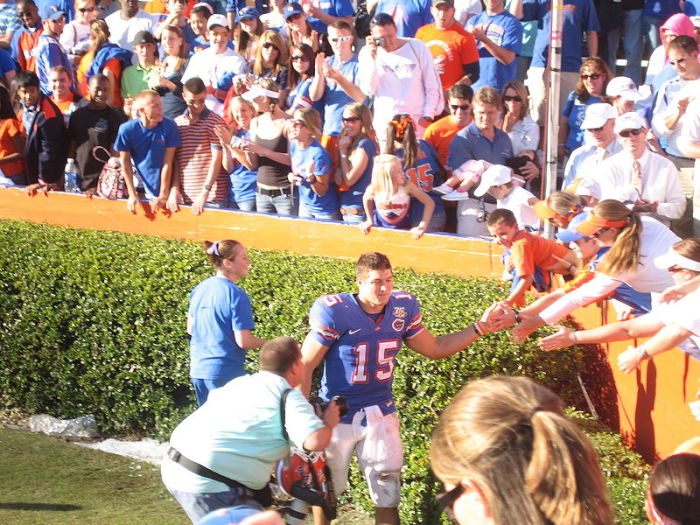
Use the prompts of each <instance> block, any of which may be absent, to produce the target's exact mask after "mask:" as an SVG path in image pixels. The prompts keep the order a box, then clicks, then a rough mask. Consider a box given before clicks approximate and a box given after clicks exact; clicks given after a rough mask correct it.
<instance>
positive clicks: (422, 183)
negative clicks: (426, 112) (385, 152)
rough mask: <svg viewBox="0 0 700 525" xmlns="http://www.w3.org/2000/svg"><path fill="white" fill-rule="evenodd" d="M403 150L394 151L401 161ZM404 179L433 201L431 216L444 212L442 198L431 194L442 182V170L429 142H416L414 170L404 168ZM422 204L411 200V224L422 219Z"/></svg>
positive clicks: (420, 140)
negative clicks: (433, 208) (406, 178)
mask: <svg viewBox="0 0 700 525" xmlns="http://www.w3.org/2000/svg"><path fill="white" fill-rule="evenodd" d="M403 153H404V150H403V148H400V149H398V150H397V151H396V156H397V157H398V158H399V159H401V160H403ZM404 173H405V174H406V177H408V179H409V180H410V181H411V182H412V183H413V184H415V185H416V186H418V187H419V188H420V189H421V190H423V191H424V192H425V193H427V194H428V196H429V197H430V198H431V199H433V202H434V203H435V210H434V211H433V215H437V214H440V213H443V212H444V211H445V206H444V205H443V203H442V196H441V195H437V194H435V193H433V192H432V189H433V188H434V187H435V186H439V185H440V184H442V183H443V182H445V181H444V180H443V179H444V177H443V173H444V172H443V170H442V167H441V165H440V158H439V157H438V154H437V152H436V151H435V148H433V145H432V144H430V142H427V141H425V140H423V139H419V140H418V156H417V158H416V166H415V168H406V169H405V170H404ZM424 208H425V206H423V203H422V202H420V201H419V200H418V199H415V198H411V207H410V208H409V214H410V216H411V224H412V225H416V224H418V223H419V222H420V221H421V219H422V218H423V209H424Z"/></svg>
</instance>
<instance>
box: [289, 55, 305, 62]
mask: <svg viewBox="0 0 700 525" xmlns="http://www.w3.org/2000/svg"><path fill="white" fill-rule="evenodd" d="M290 58H291V59H292V62H296V61H297V60H300V61H302V62H308V61H309V59H308V58H306V57H305V56H304V55H292V56H291V57H290Z"/></svg>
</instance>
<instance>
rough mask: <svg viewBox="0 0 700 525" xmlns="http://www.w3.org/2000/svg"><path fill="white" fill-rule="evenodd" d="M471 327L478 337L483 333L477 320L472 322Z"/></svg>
mask: <svg viewBox="0 0 700 525" xmlns="http://www.w3.org/2000/svg"><path fill="white" fill-rule="evenodd" d="M472 328H473V329H474V331H475V332H476V335H478V336H479V337H481V336H482V335H484V331H483V330H482V329H481V328H479V323H478V322H476V323H472Z"/></svg>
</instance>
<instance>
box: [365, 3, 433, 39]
mask: <svg viewBox="0 0 700 525" xmlns="http://www.w3.org/2000/svg"><path fill="white" fill-rule="evenodd" d="M431 5H432V3H431V0H368V2H367V11H368V12H369V13H371V12H372V9H374V8H375V6H376V9H374V12H375V13H377V14H378V13H386V14H387V15H391V17H392V18H393V19H394V23H395V24H396V31H397V33H396V34H397V36H399V37H404V38H413V37H414V36H416V31H418V29H420V28H421V27H423V26H424V25H427V24H432V23H433V22H435V19H433V15H432V13H431V12H430V6H431Z"/></svg>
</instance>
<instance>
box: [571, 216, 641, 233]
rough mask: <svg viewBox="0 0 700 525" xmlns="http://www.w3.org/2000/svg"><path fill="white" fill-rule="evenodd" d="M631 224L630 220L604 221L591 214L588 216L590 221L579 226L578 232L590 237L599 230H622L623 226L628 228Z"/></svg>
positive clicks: (587, 220)
mask: <svg viewBox="0 0 700 525" xmlns="http://www.w3.org/2000/svg"><path fill="white" fill-rule="evenodd" d="M629 222H630V221H629V219H624V220H621V221H610V220H608V219H603V218H602V217H596V216H595V215H593V213H590V214H589V215H588V219H586V220H585V221H583V222H582V223H581V224H579V225H578V227H577V228H576V231H577V232H579V233H580V234H582V235H585V236H587V237H590V236H591V235H593V234H594V233H596V232H597V231H598V230H602V229H603V228H622V227H623V226H627V225H628V224H629Z"/></svg>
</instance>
